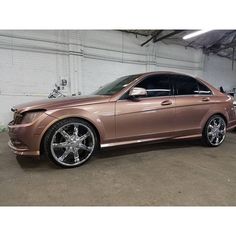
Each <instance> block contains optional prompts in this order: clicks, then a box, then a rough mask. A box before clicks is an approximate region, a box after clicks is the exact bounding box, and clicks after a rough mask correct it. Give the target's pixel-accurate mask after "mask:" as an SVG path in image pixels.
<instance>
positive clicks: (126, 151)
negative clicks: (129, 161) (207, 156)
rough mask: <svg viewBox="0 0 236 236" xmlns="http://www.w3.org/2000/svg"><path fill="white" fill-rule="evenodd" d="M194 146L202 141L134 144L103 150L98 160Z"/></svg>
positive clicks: (99, 153)
mask: <svg viewBox="0 0 236 236" xmlns="http://www.w3.org/2000/svg"><path fill="white" fill-rule="evenodd" d="M194 146H197V147H199V146H202V143H201V141H200V140H186V141H183V140H182V141H168V142H159V143H157V142H156V143H142V144H132V145H126V146H118V147H111V148H105V149H101V150H100V151H99V152H98V154H97V157H98V158H114V157H116V156H124V155H132V154H136V153H143V152H150V151H158V150H170V149H177V148H189V147H194Z"/></svg>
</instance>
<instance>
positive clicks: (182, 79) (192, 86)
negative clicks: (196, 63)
mask: <svg viewBox="0 0 236 236" xmlns="http://www.w3.org/2000/svg"><path fill="white" fill-rule="evenodd" d="M174 80H175V94H177V95H191V94H193V95H194V94H199V93H198V83H197V81H196V80H195V79H194V78H191V77H188V76H176V78H174Z"/></svg>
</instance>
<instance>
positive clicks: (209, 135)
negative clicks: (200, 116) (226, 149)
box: [203, 115, 226, 147]
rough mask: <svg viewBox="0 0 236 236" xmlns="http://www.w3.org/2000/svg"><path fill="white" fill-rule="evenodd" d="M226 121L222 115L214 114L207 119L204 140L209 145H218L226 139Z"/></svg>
mask: <svg viewBox="0 0 236 236" xmlns="http://www.w3.org/2000/svg"><path fill="white" fill-rule="evenodd" d="M225 136H226V122H225V120H224V118H223V117H222V116H220V115H214V116H212V117H210V119H209V120H208V121H207V123H206V125H205V128H204V130H203V141H204V143H205V144H206V145H207V146H210V147H217V146H219V145H220V144H221V143H222V142H223V141H224V139H225Z"/></svg>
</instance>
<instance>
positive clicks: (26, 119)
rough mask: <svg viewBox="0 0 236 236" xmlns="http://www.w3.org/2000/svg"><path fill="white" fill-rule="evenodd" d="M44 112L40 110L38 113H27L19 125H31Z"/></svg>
mask: <svg viewBox="0 0 236 236" xmlns="http://www.w3.org/2000/svg"><path fill="white" fill-rule="evenodd" d="M44 112H45V111H44V110H40V111H28V112H26V113H25V114H24V115H23V118H22V121H21V124H27V123H31V122H33V121H34V120H36V119H37V118H38V117H40V116H41V115H42V114H43V113H44Z"/></svg>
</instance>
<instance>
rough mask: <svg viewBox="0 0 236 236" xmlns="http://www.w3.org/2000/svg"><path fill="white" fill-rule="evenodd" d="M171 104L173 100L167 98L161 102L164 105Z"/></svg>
mask: <svg viewBox="0 0 236 236" xmlns="http://www.w3.org/2000/svg"><path fill="white" fill-rule="evenodd" d="M171 104H172V102H171V101H170V100H165V101H163V102H161V105H162V106H167V105H171Z"/></svg>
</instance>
